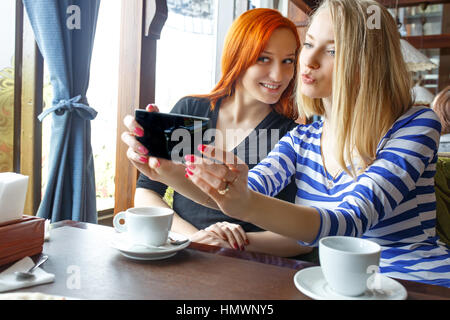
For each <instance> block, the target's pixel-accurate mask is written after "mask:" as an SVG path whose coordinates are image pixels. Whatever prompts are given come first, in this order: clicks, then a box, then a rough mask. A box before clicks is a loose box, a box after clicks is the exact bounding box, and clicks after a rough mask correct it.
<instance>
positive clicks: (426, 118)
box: [392, 106, 441, 131]
mask: <svg viewBox="0 0 450 320" xmlns="http://www.w3.org/2000/svg"><path fill="white" fill-rule="evenodd" d="M411 125H422V126H426V127H432V128H434V129H439V131H440V127H441V124H440V121H439V117H438V116H437V114H436V113H435V112H434V111H433V109H431V108H429V107H427V106H413V107H411V108H410V109H409V110H408V111H406V112H405V113H404V114H403V115H401V116H400V117H399V118H398V119H397V120H396V121H395V123H394V124H393V126H392V129H394V130H398V129H400V128H402V127H405V126H406V127H407V126H411Z"/></svg>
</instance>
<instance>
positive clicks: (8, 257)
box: [0, 215, 45, 266]
mask: <svg viewBox="0 0 450 320" xmlns="http://www.w3.org/2000/svg"><path fill="white" fill-rule="evenodd" d="M44 233H45V219H43V218H38V217H34V216H26V215H24V216H22V219H18V220H12V221H7V222H3V223H1V224H0V266H2V265H5V264H8V263H10V262H14V261H17V260H20V259H22V258H24V257H27V256H33V255H36V254H39V253H41V252H42V249H43V245H44Z"/></svg>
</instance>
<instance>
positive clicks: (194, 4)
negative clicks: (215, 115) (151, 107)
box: [155, 0, 217, 112]
mask: <svg viewBox="0 0 450 320" xmlns="http://www.w3.org/2000/svg"><path fill="white" fill-rule="evenodd" d="M216 6H217V0H204V1H195V0H192V1H176V0H168V1H167V7H168V11H169V12H168V18H167V21H166V23H165V24H164V27H163V29H162V32H161V38H160V40H158V43H157V55H156V81H155V85H156V88H155V92H156V98H155V100H156V101H155V103H156V104H157V105H158V107H159V108H160V111H161V112H169V111H170V110H171V109H172V107H173V106H174V105H175V103H176V102H177V101H178V100H179V99H180V98H182V97H183V96H186V95H190V94H204V93H208V92H209V91H211V90H212V88H213V87H214V84H215V82H216V79H215V64H216V58H215V57H216V24H217V18H216Z"/></svg>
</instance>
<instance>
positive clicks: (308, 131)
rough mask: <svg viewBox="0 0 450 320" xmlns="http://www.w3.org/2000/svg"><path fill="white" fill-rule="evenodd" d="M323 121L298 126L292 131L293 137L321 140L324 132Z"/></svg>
mask: <svg viewBox="0 0 450 320" xmlns="http://www.w3.org/2000/svg"><path fill="white" fill-rule="evenodd" d="M322 126H323V121H322V120H318V121H314V122H311V123H306V124H297V125H296V126H295V127H294V128H293V129H292V130H291V131H290V134H291V136H295V137H297V138H300V139H302V140H303V139H305V138H306V139H311V138H313V139H320V134H321V132H322Z"/></svg>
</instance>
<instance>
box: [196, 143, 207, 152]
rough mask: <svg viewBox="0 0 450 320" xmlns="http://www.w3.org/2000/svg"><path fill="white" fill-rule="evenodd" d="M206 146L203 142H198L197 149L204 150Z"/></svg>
mask: <svg viewBox="0 0 450 320" xmlns="http://www.w3.org/2000/svg"><path fill="white" fill-rule="evenodd" d="M206 148H207V146H205V145H204V144H199V145H198V147H197V150H198V151H201V152H204V151H205V150H206Z"/></svg>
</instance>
